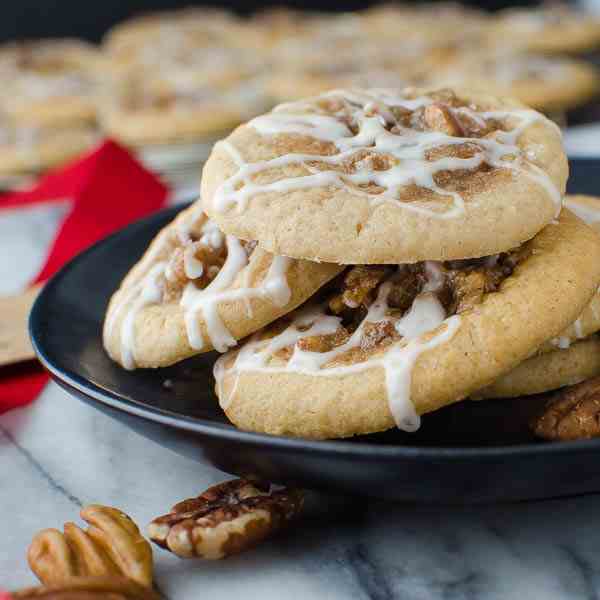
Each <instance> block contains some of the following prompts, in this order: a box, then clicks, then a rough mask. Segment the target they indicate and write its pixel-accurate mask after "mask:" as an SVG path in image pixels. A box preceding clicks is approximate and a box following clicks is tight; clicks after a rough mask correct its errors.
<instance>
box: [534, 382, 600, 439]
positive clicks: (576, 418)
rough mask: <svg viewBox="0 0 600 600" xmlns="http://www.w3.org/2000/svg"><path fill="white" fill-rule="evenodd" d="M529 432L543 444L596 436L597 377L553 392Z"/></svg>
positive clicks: (599, 431)
mask: <svg viewBox="0 0 600 600" xmlns="http://www.w3.org/2000/svg"><path fill="white" fill-rule="evenodd" d="M531 429H532V430H533V432H534V433H535V435H537V436H538V437H541V438H543V439H546V440H562V441H566V440H581V439H589V438H593V437H599V436H600V377H596V378H595V379H590V380H588V381H584V382H583V383H580V384H578V385H573V386H571V387H566V388H563V389H562V390H560V391H558V392H556V393H555V394H554V395H553V396H552V398H551V399H550V401H549V402H548V404H547V405H546V406H545V408H544V410H543V412H542V413H541V414H540V415H538V416H537V417H536V418H535V419H533V421H532V422H531Z"/></svg>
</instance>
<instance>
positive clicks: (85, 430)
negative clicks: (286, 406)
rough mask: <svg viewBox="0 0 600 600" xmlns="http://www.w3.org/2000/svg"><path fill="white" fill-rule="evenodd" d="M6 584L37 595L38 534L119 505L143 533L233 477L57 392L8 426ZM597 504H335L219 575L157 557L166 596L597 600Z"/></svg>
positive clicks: (1, 424)
mask: <svg viewBox="0 0 600 600" xmlns="http://www.w3.org/2000/svg"><path fill="white" fill-rule="evenodd" d="M0 473H1V483H0V508H1V511H2V512H1V514H2V535H0V585H3V586H5V587H8V588H9V589H11V588H19V587H21V586H25V585H28V584H32V583H34V577H33V576H32V575H31V573H30V572H29V570H28V567H27V564H26V561H25V550H26V548H27V545H28V543H29V541H30V540H31V537H32V536H33V535H34V534H35V532H37V531H38V530H39V529H42V528H45V527H51V526H53V527H60V526H62V524H63V523H64V522H65V521H69V520H77V519H78V511H79V508H80V506H81V505H83V504H87V503H90V502H99V503H103V504H108V505H116V506H119V507H120V508H122V509H123V510H125V511H126V512H127V513H129V514H130V515H131V516H132V517H133V518H134V519H135V520H136V521H137V522H138V523H139V524H140V525H142V526H144V525H145V524H147V523H148V522H149V521H150V520H151V519H152V518H153V517H154V516H156V515H157V514H160V513H162V512H163V511H165V510H167V509H168V508H169V507H170V506H171V505H172V504H173V503H174V502H176V501H178V500H180V499H182V498H185V497H189V496H192V495H195V494H197V493H198V492H200V491H201V490H203V489H204V488H205V487H206V486H208V485H210V484H212V483H214V482H217V481H219V480H221V479H223V478H224V477H225V476H224V475H223V474H222V473H219V472H216V471H214V470H211V469H209V468H207V467H204V466H202V465H200V464H198V463H195V462H192V461H191V460H188V459H184V458H181V457H180V456H177V455H175V454H173V453H171V452H169V451H166V450H164V449H162V448H160V447H159V446H158V445H156V444H154V443H152V442H150V441H147V440H146V439H144V438H141V437H139V436H138V435H136V434H134V433H131V432H130V431H129V430H127V429H126V428H125V427H124V426H123V425H121V424H120V423H118V422H116V421H114V420H112V419H111V418H109V417H107V416H105V415H104V414H101V413H99V412H97V411H95V410H94V409H93V408H91V407H89V406H87V405H85V404H83V403H81V402H79V401H78V400H76V399H74V398H71V397H69V396H67V394H66V393H64V392H63V391H62V390H61V389H59V388H58V387H57V386H56V385H53V384H52V385H50V386H49V387H48V388H47V389H46V390H45V392H44V393H43V395H42V396H41V397H40V398H39V399H38V401H37V402H36V403H35V404H34V405H32V406H30V407H28V408H25V409H21V410H17V411H13V412H11V413H9V414H6V415H4V416H2V417H0ZM598 502H599V498H598V497H596V496H587V497H583V498H577V499H569V500H560V501H552V502H543V503H540V502H537V503H521V504H513V505H504V506H492V507H478V508H473V507H465V508H460V507H458V508H457V507H454V508H450V507H441V508H440V507H422V506H415V505H406V504H395V505H392V504H385V503H381V502H367V501H365V500H360V499H353V498H331V497H329V498H325V497H320V498H319V501H318V502H315V503H314V504H312V505H311V508H310V510H309V513H308V515H307V516H306V518H305V520H304V521H302V522H301V523H300V525H299V527H298V528H297V529H295V530H293V531H290V532H289V533H288V534H287V535H285V536H284V537H282V538H280V539H277V540H275V541H272V542H270V543H268V544H265V545H264V546H263V547H261V548H258V549H256V550H255V551H253V552H250V553H248V554H246V555H242V556H239V557H237V558H234V559H229V560H227V561H223V562H220V563H210V562H194V561H180V560H178V559H176V558H174V557H172V556H171V555H169V554H167V553H165V552H163V551H161V550H158V549H156V550H155V560H156V571H157V573H156V580H157V583H158V586H159V588H160V590H161V591H162V592H163V593H164V595H165V597H167V598H170V599H174V600H175V599H181V600H192V599H195V598H211V599H212V600H221V599H224V600H225V599H227V600H228V599H231V598H235V597H241V598H248V599H254V598H261V599H265V600H266V599H271V598H273V599H274V600H275V599H280V598H282V597H283V596H284V595H285V597H286V598H287V599H289V600H292V599H294V600H295V599H302V600H312V599H314V600H322V599H329V598H331V599H334V600H337V599H340V600H344V599H350V598H352V599H354V598H356V599H361V600H362V599H373V600H387V599H399V600H425V599H436V600H437V599H439V600H442V599H444V600H451V599H457V600H462V599H471V598H478V599H479V598H481V599H485V600H487V599H490V600H491V599H494V600H496V599H515V598H527V599H532V600H534V599H538V598H539V599H540V600H541V599H543V600H553V599H556V600H559V599H560V600H566V599H570V600H572V599H574V598H586V599H587V598H589V599H592V598H598V597H600V511H598V510H597V507H598Z"/></svg>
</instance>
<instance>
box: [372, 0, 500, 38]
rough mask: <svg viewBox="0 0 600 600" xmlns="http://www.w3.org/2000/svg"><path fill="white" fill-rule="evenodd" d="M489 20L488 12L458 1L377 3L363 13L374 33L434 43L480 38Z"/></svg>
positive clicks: (387, 36)
mask: <svg viewBox="0 0 600 600" xmlns="http://www.w3.org/2000/svg"><path fill="white" fill-rule="evenodd" d="M489 21H490V17H489V16H488V14H486V13H485V12H483V11H479V10H476V9H473V8H469V7H466V6H465V5H462V4H459V3H457V2H420V3H410V4H409V3H406V4H402V3H387V4H383V5H381V4H380V5H376V6H375V7H373V8H371V9H369V10H368V11H367V12H366V13H365V15H364V27H365V28H366V29H368V30H369V31H371V32H372V34H373V35H376V36H380V37H381V36H382V37H386V38H392V39H397V38H398V37H399V36H400V37H405V38H406V37H409V38H416V39H420V40H427V41H429V42H434V43H440V42H442V43H443V42H447V41H457V40H464V39H466V38H468V37H471V36H477V37H480V36H481V35H482V31H483V30H484V28H486V27H487V25H488V23H489ZM441 23H443V26H440V24H441Z"/></svg>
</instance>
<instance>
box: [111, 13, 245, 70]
mask: <svg viewBox="0 0 600 600" xmlns="http://www.w3.org/2000/svg"><path fill="white" fill-rule="evenodd" d="M239 29H240V23H239V21H238V19H236V17H235V16H234V15H233V14H231V13H228V12H226V11H224V10H219V9H217V8H213V7H211V8H208V7H202V8H200V7H193V8H192V7H188V8H184V9H180V10H173V11H162V12H153V13H147V14H144V15H139V16H136V17H132V18H130V19H127V20H125V21H122V22H120V23H118V24H117V25H115V26H114V27H112V28H111V29H110V30H109V31H108V32H107V33H106V35H105V36H104V39H103V42H102V46H103V49H104V51H105V52H106V53H107V54H108V55H109V56H110V58H111V60H113V61H115V62H117V63H118V64H121V65H124V64H130V63H132V62H137V61H138V60H140V58H141V59H142V60H143V59H144V58H145V56H147V55H148V54H151V55H154V56H156V55H157V54H159V52H163V53H164V52H166V53H171V52H173V51H178V50H179V49H182V48H188V49H191V48H195V49H199V48H210V47H218V46H219V45H222V44H223V43H224V42H225V41H227V42H228V43H233V42H234V40H235V37H236V34H237V33H238V32H239Z"/></svg>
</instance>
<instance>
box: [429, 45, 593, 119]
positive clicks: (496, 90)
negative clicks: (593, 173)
mask: <svg viewBox="0 0 600 600" xmlns="http://www.w3.org/2000/svg"><path fill="white" fill-rule="evenodd" d="M431 79H432V81H433V82H434V83H435V85H439V86H450V87H452V86H458V87H464V88H467V89H472V90H477V91H481V92H484V93H487V94H491V95H494V96H500V97H504V96H508V97H510V98H516V99H517V100H519V101H521V102H523V104H527V105H528V106H531V107H532V108H535V109H537V110H541V111H543V112H546V113H549V112H557V111H562V110H566V109H571V108H573V107H575V106H578V105H581V104H585V103H586V102H588V101H589V100H590V99H591V98H593V97H594V96H595V95H596V94H597V93H598V89H599V85H600V80H599V79H598V75H597V74H596V70H595V69H594V67H593V66H592V65H589V64H587V63H585V62H583V61H580V60H576V59H570V58H564V57H562V58H561V57H554V56H541V55H535V54H525V53H520V54H518V53H513V52H510V51H495V52H493V53H488V56H485V54H484V56H481V52H479V53H473V54H466V55H464V56H462V57H460V58H459V59H457V60H456V61H452V62H451V64H449V65H448V66H447V67H446V68H444V69H442V70H441V71H440V72H439V73H438V74H433V75H432V77H431Z"/></svg>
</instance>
